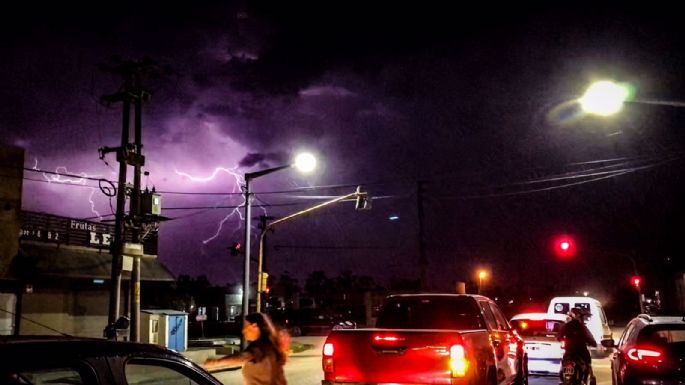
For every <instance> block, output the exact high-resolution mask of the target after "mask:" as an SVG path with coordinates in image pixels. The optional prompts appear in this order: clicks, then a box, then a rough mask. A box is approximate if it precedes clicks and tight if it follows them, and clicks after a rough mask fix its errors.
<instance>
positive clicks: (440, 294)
mask: <svg viewBox="0 0 685 385" xmlns="http://www.w3.org/2000/svg"><path fill="white" fill-rule="evenodd" d="M398 297H471V298H476V299H489V298H488V297H485V296H482V295H479V294H457V293H412V294H390V295H389V296H388V297H387V298H398Z"/></svg>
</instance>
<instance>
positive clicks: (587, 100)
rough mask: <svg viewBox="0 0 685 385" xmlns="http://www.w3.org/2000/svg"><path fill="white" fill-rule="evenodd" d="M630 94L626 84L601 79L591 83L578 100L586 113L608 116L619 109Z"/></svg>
mask: <svg viewBox="0 0 685 385" xmlns="http://www.w3.org/2000/svg"><path fill="white" fill-rule="evenodd" d="M630 94H631V92H630V89H629V88H628V87H627V86H626V85H623V84H618V83H615V82H612V81H608V80H603V81H599V82H595V83H592V84H591V85H590V87H588V89H587V91H585V94H584V95H583V96H582V97H581V98H580V99H578V101H579V102H580V106H581V108H582V109H583V111H585V112H587V113H590V114H595V115H600V116H610V115H613V114H615V113H617V112H619V111H621V109H622V108H623V103H624V102H625V101H626V100H628V97H629V96H630Z"/></svg>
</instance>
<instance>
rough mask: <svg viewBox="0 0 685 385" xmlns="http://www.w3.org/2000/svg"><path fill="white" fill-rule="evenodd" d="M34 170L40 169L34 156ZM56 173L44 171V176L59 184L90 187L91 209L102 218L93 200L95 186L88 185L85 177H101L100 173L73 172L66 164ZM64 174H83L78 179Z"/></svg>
mask: <svg viewBox="0 0 685 385" xmlns="http://www.w3.org/2000/svg"><path fill="white" fill-rule="evenodd" d="M33 169H34V170H38V158H34V165H33ZM55 173H56V174H46V173H43V178H45V180H46V181H47V182H48V183H59V184H76V185H81V186H86V187H88V188H89V189H90V195H89V196H88V202H89V203H90V211H91V212H92V213H93V214H95V216H97V217H98V218H99V219H100V220H102V215H100V213H99V212H98V211H97V210H96V209H95V201H94V200H93V196H94V195H95V191H96V189H95V187H91V186H87V185H86V182H87V179H85V178H101V176H100V175H88V174H86V173H85V172H81V173H78V174H76V173H71V172H69V170H67V168H66V166H58V167H57V168H55ZM62 174H72V175H73V174H76V175H81V178H78V179H71V178H66V177H64V175H62Z"/></svg>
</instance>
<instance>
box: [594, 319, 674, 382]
mask: <svg viewBox="0 0 685 385" xmlns="http://www.w3.org/2000/svg"><path fill="white" fill-rule="evenodd" d="M602 345H604V346H605V347H608V348H609V347H613V348H616V352H614V354H613V355H612V356H611V379H612V384H613V385H633V384H664V385H670V384H674V385H675V384H682V383H683V382H682V381H683V378H685V317H683V316H678V317H665V316H649V315H647V314H640V315H639V316H637V317H635V318H633V319H632V320H631V321H630V322H629V323H628V325H627V326H626V328H625V330H624V332H623V335H621V339H620V340H619V341H618V344H615V343H614V340H613V339H610V340H605V341H602Z"/></svg>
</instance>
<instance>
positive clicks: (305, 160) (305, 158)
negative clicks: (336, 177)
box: [293, 152, 316, 173]
mask: <svg viewBox="0 0 685 385" xmlns="http://www.w3.org/2000/svg"><path fill="white" fill-rule="evenodd" d="M293 166H294V167H295V168H297V169H298V170H299V171H300V172H303V173H308V172H312V171H314V169H315V168H316V158H315V157H314V155H312V154H310V153H308V152H303V153H301V154H299V155H298V156H296V157H295V163H294V164H293Z"/></svg>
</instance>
